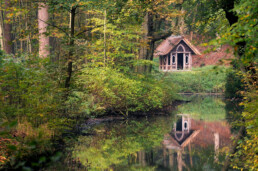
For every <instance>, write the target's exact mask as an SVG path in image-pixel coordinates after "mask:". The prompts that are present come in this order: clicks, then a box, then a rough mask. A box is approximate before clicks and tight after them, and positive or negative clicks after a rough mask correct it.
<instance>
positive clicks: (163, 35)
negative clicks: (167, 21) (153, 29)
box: [152, 31, 173, 42]
mask: <svg viewBox="0 0 258 171" xmlns="http://www.w3.org/2000/svg"><path fill="white" fill-rule="evenodd" d="M172 33H173V32H172V31H168V32H165V33H162V34H156V35H153V37H152V41H153V42H156V41H159V40H161V39H166V38H167V37H169V36H171V34H172Z"/></svg>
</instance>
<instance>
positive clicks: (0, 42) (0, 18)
mask: <svg viewBox="0 0 258 171" xmlns="http://www.w3.org/2000/svg"><path fill="white" fill-rule="evenodd" d="M3 47H4V42H3V15H2V11H0V50H4V49H3Z"/></svg>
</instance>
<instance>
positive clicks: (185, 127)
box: [184, 122, 187, 130]
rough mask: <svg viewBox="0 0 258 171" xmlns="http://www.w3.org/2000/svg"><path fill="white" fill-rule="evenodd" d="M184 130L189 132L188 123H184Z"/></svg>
mask: <svg viewBox="0 0 258 171" xmlns="http://www.w3.org/2000/svg"><path fill="white" fill-rule="evenodd" d="M184 129H185V130H187V122H185V123H184Z"/></svg>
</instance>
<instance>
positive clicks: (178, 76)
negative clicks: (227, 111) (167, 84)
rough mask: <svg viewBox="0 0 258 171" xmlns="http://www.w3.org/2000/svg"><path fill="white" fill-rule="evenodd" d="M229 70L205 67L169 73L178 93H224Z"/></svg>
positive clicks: (219, 67)
mask: <svg viewBox="0 0 258 171" xmlns="http://www.w3.org/2000/svg"><path fill="white" fill-rule="evenodd" d="M228 70H229V68H227V67H225V66H205V67H200V68H193V69H192V71H185V72H182V71H181V72H169V73H168V78H169V79H171V80H172V82H173V83H174V84H175V86H176V87H177V88H178V91H179V92H180V93H224V92H225V85H226V76H227V72H228Z"/></svg>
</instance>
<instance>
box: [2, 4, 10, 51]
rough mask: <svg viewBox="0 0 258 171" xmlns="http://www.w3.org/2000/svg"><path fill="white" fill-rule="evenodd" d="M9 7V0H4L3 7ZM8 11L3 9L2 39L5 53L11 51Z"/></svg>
mask: <svg viewBox="0 0 258 171" xmlns="http://www.w3.org/2000/svg"><path fill="white" fill-rule="evenodd" d="M10 7H11V3H10V0H5V9H8V8H10ZM9 13H10V12H9V11H7V10H6V11H5V15H4V25H3V39H4V41H3V42H4V43H3V44H4V46H3V48H4V51H5V52H6V53H7V54H11V53H12V33H11V32H12V25H11V24H10V23H9V22H10V21H11V19H10V18H8V17H7V16H8V14H9Z"/></svg>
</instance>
